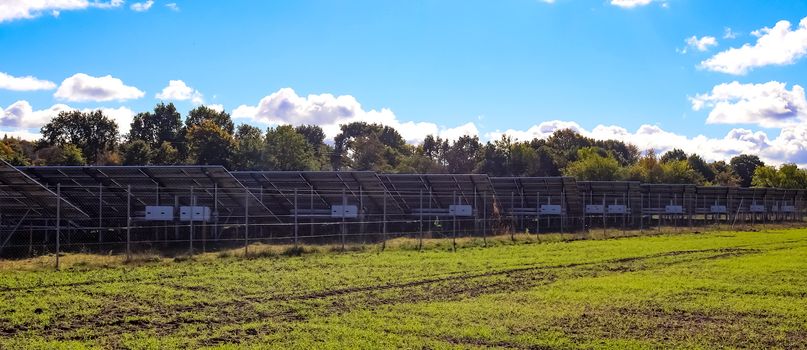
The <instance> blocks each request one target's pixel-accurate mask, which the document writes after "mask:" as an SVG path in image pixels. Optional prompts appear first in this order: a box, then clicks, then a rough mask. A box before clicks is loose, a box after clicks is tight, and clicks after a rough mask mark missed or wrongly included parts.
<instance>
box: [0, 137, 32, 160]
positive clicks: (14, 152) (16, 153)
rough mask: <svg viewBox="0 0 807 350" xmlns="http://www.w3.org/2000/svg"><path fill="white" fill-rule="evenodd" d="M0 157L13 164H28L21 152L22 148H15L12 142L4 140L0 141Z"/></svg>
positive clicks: (26, 158)
mask: <svg viewBox="0 0 807 350" xmlns="http://www.w3.org/2000/svg"><path fill="white" fill-rule="evenodd" d="M0 159H2V160H4V161H6V162H8V163H9V164H11V165H15V166H23V165H29V164H30V162H29V160H28V157H26V156H25V154H23V152H22V150H20V149H18V148H16V147H15V145H14V144H13V143H10V142H7V141H6V140H3V141H0Z"/></svg>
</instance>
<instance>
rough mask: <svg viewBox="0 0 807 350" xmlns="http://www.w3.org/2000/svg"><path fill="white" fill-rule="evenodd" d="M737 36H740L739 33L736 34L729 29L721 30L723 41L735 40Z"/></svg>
mask: <svg viewBox="0 0 807 350" xmlns="http://www.w3.org/2000/svg"><path fill="white" fill-rule="evenodd" d="M739 35H740V33H737V32H735V31H733V30H732V29H731V28H729V27H726V28H723V39H735V38H737V37H738V36H739Z"/></svg>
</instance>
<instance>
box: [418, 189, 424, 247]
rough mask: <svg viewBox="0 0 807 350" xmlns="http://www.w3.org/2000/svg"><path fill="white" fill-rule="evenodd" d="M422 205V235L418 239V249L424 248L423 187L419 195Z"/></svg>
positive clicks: (419, 207) (420, 208) (420, 206)
mask: <svg viewBox="0 0 807 350" xmlns="http://www.w3.org/2000/svg"><path fill="white" fill-rule="evenodd" d="M418 198H419V200H420V205H419V206H418V209H419V210H420V235H419V239H418V250H423V189H421V190H420V195H419V197H418Z"/></svg>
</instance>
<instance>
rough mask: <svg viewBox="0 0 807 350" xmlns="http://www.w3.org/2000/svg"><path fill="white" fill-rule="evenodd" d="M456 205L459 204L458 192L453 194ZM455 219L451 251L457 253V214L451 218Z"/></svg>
mask: <svg viewBox="0 0 807 350" xmlns="http://www.w3.org/2000/svg"><path fill="white" fill-rule="evenodd" d="M453 197H454V198H453V199H454V204H457V191H454V194H453ZM451 217H452V218H453V223H452V224H451V251H454V252H456V251H457V214H456V213H454V215H452V216H451Z"/></svg>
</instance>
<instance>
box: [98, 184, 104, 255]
mask: <svg viewBox="0 0 807 350" xmlns="http://www.w3.org/2000/svg"><path fill="white" fill-rule="evenodd" d="M103 218H104V185H103V184H98V243H102V242H103V241H104V228H103V226H104V224H103Z"/></svg>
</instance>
